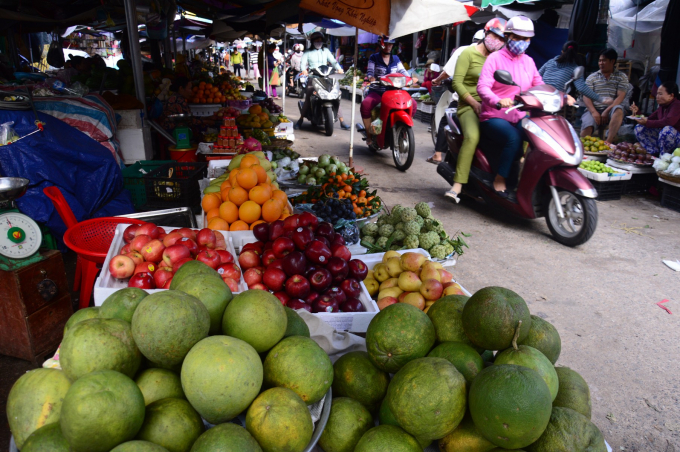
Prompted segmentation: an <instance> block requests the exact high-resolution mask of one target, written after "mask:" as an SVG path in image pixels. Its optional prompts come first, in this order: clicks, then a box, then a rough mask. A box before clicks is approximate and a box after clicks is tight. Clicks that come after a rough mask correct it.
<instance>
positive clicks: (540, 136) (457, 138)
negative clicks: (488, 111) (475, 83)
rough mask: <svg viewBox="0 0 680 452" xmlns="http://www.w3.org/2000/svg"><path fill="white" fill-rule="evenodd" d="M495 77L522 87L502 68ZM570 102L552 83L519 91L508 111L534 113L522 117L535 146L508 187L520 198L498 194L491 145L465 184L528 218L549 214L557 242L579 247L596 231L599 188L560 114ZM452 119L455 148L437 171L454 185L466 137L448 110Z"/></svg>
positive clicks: (476, 160)
mask: <svg viewBox="0 0 680 452" xmlns="http://www.w3.org/2000/svg"><path fill="white" fill-rule="evenodd" d="M582 75H583V68H582V67H579V68H577V69H576V70H575V71H574V78H572V80H571V81H569V82H568V83H567V86H565V90H567V91H568V90H569V89H570V88H571V84H572V83H573V81H574V80H576V79H577V78H580V77H582ZM494 79H495V80H496V81H497V82H498V83H503V84H505V85H513V86H517V85H516V84H515V83H514V82H513V80H512V76H511V75H510V73H508V72H506V71H500V70H499V71H496V72H495V73H494ZM566 103H567V102H566V94H564V93H561V92H560V91H558V90H556V89H555V88H553V87H552V86H549V85H540V86H534V87H533V88H530V89H529V90H527V91H526V92H522V93H520V94H518V95H517V96H516V97H515V105H514V106H513V107H511V108H509V109H508V110H507V111H511V110H514V109H518V110H522V111H528V112H529V117H527V118H524V119H522V127H523V128H524V131H525V133H526V136H527V140H528V142H529V147H528V148H527V150H526V153H525V154H524V159H523V161H520V162H518V163H517V165H515V170H514V172H513V173H514V174H511V176H510V178H509V179H508V188H510V189H512V188H515V189H516V194H515V196H512V197H510V198H509V199H506V198H502V197H500V196H498V194H497V193H496V191H495V190H494V188H493V180H494V177H495V171H494V170H493V169H492V165H491V164H490V163H489V159H488V158H487V154H489V156H491V155H492V153H491V152H490V149H486V150H482V149H480V148H478V149H477V151H476V152H475V155H474V158H473V161H472V167H471V170H470V181H469V183H468V184H466V185H465V186H464V187H465V188H464V190H463V193H466V194H470V195H473V196H480V197H481V198H483V199H484V200H485V201H486V202H488V203H490V204H495V205H498V206H499V207H502V208H503V209H505V210H507V211H510V212H511V213H513V214H514V215H517V216H519V217H522V218H540V217H543V216H544V217H545V219H546V223H547V224H548V228H549V229H550V232H551V233H552V235H553V237H554V238H555V240H557V241H558V242H560V243H562V244H563V245H567V246H577V245H581V244H583V243H585V242H587V241H588V240H589V239H590V238H591V237H592V236H593V234H594V233H595V228H596V227H597V205H596V203H595V198H596V197H597V191H596V190H595V188H593V186H592V185H591V183H590V181H588V179H586V178H585V177H584V176H583V175H582V174H581V173H580V172H579V171H578V169H577V168H578V166H579V164H580V163H581V160H582V159H583V146H582V144H581V140H580V138H579V136H578V134H577V133H576V131H575V130H574V128H573V127H572V126H571V124H569V122H567V120H566V119H564V118H563V117H561V116H558V115H557V112H559V111H560V110H561V109H562V108H563V107H564V106H565V105H566ZM498 108H500V106H498ZM446 117H447V123H448V125H447V128H446V132H447V142H448V145H449V151H448V152H447V155H446V158H445V159H444V162H442V163H440V164H439V165H438V166H437V172H438V173H439V174H440V175H441V176H442V177H443V178H444V179H446V180H447V181H448V182H449V183H450V184H453V175H454V173H455V167H456V160H457V158H458V152H459V149H460V146H461V144H462V142H463V135H462V132H461V130H460V123H458V118H457V117H456V116H455V109H448V110H447V112H446ZM483 141H484V137H482V142H483Z"/></svg>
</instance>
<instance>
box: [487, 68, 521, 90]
mask: <svg viewBox="0 0 680 452" xmlns="http://www.w3.org/2000/svg"><path fill="white" fill-rule="evenodd" d="M493 79H494V80H496V81H497V82H498V83H502V84H503V85H510V86H517V84H516V83H515V82H513V81H512V75H511V74H510V73H509V72H508V71H503V70H500V69H499V70H497V71H496V72H494V73H493Z"/></svg>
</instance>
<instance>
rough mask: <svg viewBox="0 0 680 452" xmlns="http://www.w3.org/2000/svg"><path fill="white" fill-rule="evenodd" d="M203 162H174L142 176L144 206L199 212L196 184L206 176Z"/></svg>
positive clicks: (198, 189) (198, 191) (199, 198)
mask: <svg viewBox="0 0 680 452" xmlns="http://www.w3.org/2000/svg"><path fill="white" fill-rule="evenodd" d="M207 168H208V164H207V163H204V162H175V163H168V164H166V165H162V166H160V167H158V168H156V169H155V170H153V171H152V172H151V173H149V174H148V175H146V176H144V185H145V189H146V206H147V207H149V208H159V209H169V208H171V207H190V208H192V209H194V210H195V212H199V210H200V204H201V191H200V188H199V186H198V182H199V181H200V180H201V179H203V178H204V177H205V176H206V173H207Z"/></svg>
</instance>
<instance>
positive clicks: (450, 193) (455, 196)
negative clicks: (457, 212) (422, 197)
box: [444, 189, 460, 204]
mask: <svg viewBox="0 0 680 452" xmlns="http://www.w3.org/2000/svg"><path fill="white" fill-rule="evenodd" d="M444 196H446V197H447V198H449V199H450V200H452V201H456V204H458V203H459V202H460V198H459V197H458V193H456V192H455V191H453V189H451V190H449V191H447V192H446V193H444Z"/></svg>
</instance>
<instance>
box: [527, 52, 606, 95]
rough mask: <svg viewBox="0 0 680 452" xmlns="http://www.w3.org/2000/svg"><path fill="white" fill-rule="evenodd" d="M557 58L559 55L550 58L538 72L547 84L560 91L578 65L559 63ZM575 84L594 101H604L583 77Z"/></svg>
mask: <svg viewBox="0 0 680 452" xmlns="http://www.w3.org/2000/svg"><path fill="white" fill-rule="evenodd" d="M557 58H558V57H555V58H553V59H552V60H548V61H547V62H546V63H545V64H544V65H543V67H542V68H541V69H539V70H538V73H539V74H541V77H543V81H544V82H545V83H546V84H548V85H550V86H552V87H554V88H556V89H558V90H560V91H564V85H565V83H567V82H568V81H569V80H571V78H572V77H573V76H574V69H576V67H577V65H576V64H569V63H558V62H557ZM574 86H575V87H576V89H577V90H578V92H579V93H581V94H582V95H584V96H586V97H588V98H589V99H590V100H592V101H593V102H597V103H600V102H601V101H602V98H601V97H600V96H598V95H597V93H596V92H595V91H593V90H592V89H590V87H588V85H586V83H585V81H584V80H583V77H581V78H579V79H577V80H575V81H574Z"/></svg>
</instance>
